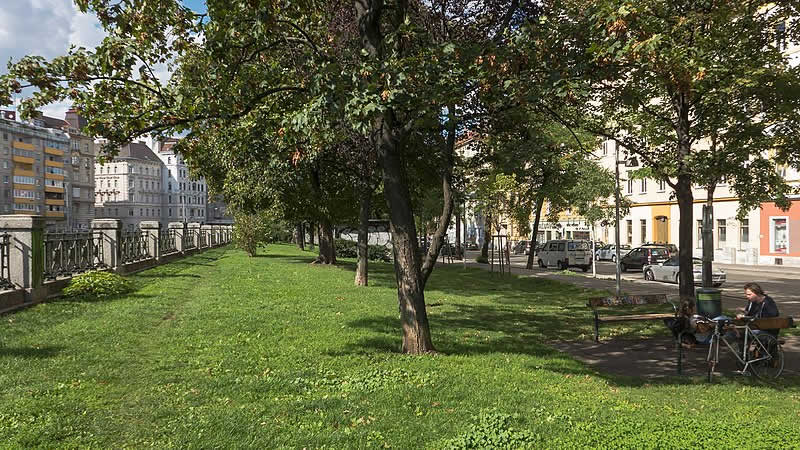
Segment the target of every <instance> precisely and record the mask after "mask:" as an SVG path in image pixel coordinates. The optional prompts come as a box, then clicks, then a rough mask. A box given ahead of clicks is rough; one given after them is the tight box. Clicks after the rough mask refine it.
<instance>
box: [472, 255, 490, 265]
mask: <svg viewBox="0 0 800 450" xmlns="http://www.w3.org/2000/svg"><path fill="white" fill-rule="evenodd" d="M475 262H477V263H481V264H489V258H488V257H486V256H483V255H478V256H477V257H476V258H475Z"/></svg>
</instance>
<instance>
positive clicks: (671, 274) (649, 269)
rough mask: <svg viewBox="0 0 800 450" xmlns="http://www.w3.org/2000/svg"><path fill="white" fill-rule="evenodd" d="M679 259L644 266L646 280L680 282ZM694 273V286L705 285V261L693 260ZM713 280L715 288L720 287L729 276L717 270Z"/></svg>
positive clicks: (712, 274) (675, 257)
mask: <svg viewBox="0 0 800 450" xmlns="http://www.w3.org/2000/svg"><path fill="white" fill-rule="evenodd" d="M678 268H679V267H678V257H677V256H673V257H671V258H670V259H668V260H666V261H664V262H663V263H660V264H648V265H646V266H644V270H643V272H644V279H645V280H648V281H666V282H667V283H677V282H678ZM692 272H693V273H694V284H696V285H700V284H702V283H703V260H701V259H700V258H692ZM711 280H712V282H713V283H714V287H720V286H722V284H723V283H725V281H726V280H727V274H726V273H725V271H724V270H722V269H715V270H714V271H713V272H712V273H711Z"/></svg>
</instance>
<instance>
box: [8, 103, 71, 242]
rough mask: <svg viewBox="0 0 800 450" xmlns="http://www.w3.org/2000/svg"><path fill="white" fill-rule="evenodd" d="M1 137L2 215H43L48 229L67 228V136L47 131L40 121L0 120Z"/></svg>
mask: <svg viewBox="0 0 800 450" xmlns="http://www.w3.org/2000/svg"><path fill="white" fill-rule="evenodd" d="M0 135H1V138H0V139H1V140H0V146H1V147H2V152H1V153H0V161H1V162H0V177H2V180H3V193H2V197H0V209H1V210H2V211H3V213H5V214H10V213H14V214H27V215H42V216H44V217H45V218H46V223H47V228H48V229H49V230H68V229H70V228H71V211H70V209H69V208H68V206H69V203H68V201H69V198H68V195H67V194H68V188H69V187H70V185H71V181H72V180H71V177H72V170H71V164H70V159H71V158H70V137H69V135H68V134H67V133H65V132H64V131H62V130H60V129H54V128H48V127H47V126H46V123H45V121H44V120H43V119H42V118H39V119H36V120H34V121H32V123H24V122H18V121H16V120H7V119H0Z"/></svg>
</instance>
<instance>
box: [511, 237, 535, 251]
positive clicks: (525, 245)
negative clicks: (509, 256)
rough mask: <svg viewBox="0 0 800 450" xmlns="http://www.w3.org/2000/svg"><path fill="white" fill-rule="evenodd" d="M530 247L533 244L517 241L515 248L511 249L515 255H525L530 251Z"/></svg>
mask: <svg viewBox="0 0 800 450" xmlns="http://www.w3.org/2000/svg"><path fill="white" fill-rule="evenodd" d="M530 247H531V244H530V243H529V241H525V240H522V241H517V242H516V243H515V244H514V247H513V248H512V249H511V252H512V253H513V254H515V255H521V254H523V253H525V254H527V253H526V250H528V249H529V248H530Z"/></svg>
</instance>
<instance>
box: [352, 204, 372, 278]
mask: <svg viewBox="0 0 800 450" xmlns="http://www.w3.org/2000/svg"><path fill="white" fill-rule="evenodd" d="M371 202H372V192H369V193H365V194H363V195H362V197H361V211H360V213H359V226H358V267H357V268H356V280H355V283H356V286H366V285H367V283H368V272H367V270H368V265H369V214H370V208H371Z"/></svg>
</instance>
